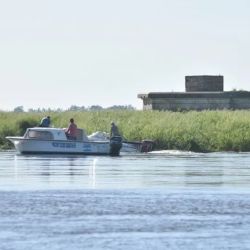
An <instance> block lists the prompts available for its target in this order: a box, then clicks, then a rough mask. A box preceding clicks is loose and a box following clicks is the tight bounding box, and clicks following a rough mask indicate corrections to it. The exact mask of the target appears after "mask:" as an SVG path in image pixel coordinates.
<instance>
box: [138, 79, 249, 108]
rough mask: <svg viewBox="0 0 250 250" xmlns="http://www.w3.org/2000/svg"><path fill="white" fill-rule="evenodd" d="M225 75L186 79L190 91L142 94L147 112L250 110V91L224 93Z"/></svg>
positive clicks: (186, 85)
mask: <svg viewBox="0 0 250 250" xmlns="http://www.w3.org/2000/svg"><path fill="white" fill-rule="evenodd" d="M223 85H224V83H223V76H208V75H201V76H186V77H185V89H186V92H150V93H148V94H138V98H141V99H142V100H143V110H171V111H184V110H216V109H219V110H221V109H250V92H249V91H224V86H223Z"/></svg>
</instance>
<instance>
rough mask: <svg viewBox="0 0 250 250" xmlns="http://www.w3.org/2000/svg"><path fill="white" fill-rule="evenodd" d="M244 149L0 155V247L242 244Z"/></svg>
mask: <svg viewBox="0 0 250 250" xmlns="http://www.w3.org/2000/svg"><path fill="white" fill-rule="evenodd" d="M249 187H250V153H211V154H197V153H192V152H180V151H163V152H152V153H149V154H136V155H129V154H127V155H126V154H124V155H122V156H120V157H107V156H70V155H68V156H61V155H60V156H58V155H28V156H26V155H17V154H16V153H15V152H13V151H10V152H0V202H1V203H0V204H1V205H0V249H1V250H10V249H15V250H26V249H29V250H44V249H53V250H68V249H70V250H78V249H88V250H89V249H93V250H97V249H98V250H99V249H111V250H119V249H121V250H127V249H136V250H138V249H143V250H144V249H164V250H165V249H178V250H179V249H183V250H193V249H202V250H204V249H205V250H211V249H238V250H239V249H240V250H241V249H242V250H243V249H249V246H250V239H249V236H248V235H249V233H250V195H249V194H250V188H249Z"/></svg>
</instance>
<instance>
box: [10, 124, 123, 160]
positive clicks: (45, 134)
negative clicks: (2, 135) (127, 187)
mask: <svg viewBox="0 0 250 250" xmlns="http://www.w3.org/2000/svg"><path fill="white" fill-rule="evenodd" d="M6 139H8V140H9V141H11V142H12V143H13V144H14V146H15V148H16V150H17V151H18V152H20V153H22V154H25V153H44V154H47V153H53V154H86V155H111V156H118V155H119V154H120V150H121V147H122V138H121V136H114V137H112V138H110V139H109V140H105V141H103V140H98V139H97V140H89V139H88V137H87V135H86V133H85V131H84V130H83V129H77V136H76V140H69V139H68V138H67V136H66V134H65V130H64V129H63V128H43V127H34V128H28V129H27V130H26V132H25V134H24V135H23V136H7V137H6Z"/></svg>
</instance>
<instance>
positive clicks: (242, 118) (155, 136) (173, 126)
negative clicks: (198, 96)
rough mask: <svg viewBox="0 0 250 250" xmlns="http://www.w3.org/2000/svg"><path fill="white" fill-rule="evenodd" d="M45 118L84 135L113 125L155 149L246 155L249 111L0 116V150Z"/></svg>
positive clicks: (68, 113)
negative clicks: (12, 137) (71, 123)
mask: <svg viewBox="0 0 250 250" xmlns="http://www.w3.org/2000/svg"><path fill="white" fill-rule="evenodd" d="M45 115H50V116H51V121H52V126H53V127H62V128H65V127H67V126H68V121H69V119H70V118H71V117H73V118H74V119H75V122H76V124H77V126H78V127H79V128H84V129H85V130H86V132H87V133H88V134H90V133H92V132H95V131H106V132H109V129H110V122H111V121H114V122H115V123H116V124H117V125H118V127H119V130H120V132H121V133H122V135H123V136H124V138H126V139H127V140H142V139H152V140H155V142H156V149H178V150H192V151H197V152H210V151H250V111H202V112H196V111H190V112H166V111H162V112H161V111H99V112H98V111H92V112H90V111H86V112H82V111H81V112H51V113H46V114H45V113H44V114H42V113H26V112H24V113H14V112H0V147H1V148H3V149H7V148H10V147H12V145H11V144H10V143H8V141H7V140H6V139H5V136H7V135H22V134H23V132H24V131H23V124H26V123H27V124H32V125H33V126H35V125H36V124H37V125H38V124H39V122H40V120H41V118H42V117H43V116H45Z"/></svg>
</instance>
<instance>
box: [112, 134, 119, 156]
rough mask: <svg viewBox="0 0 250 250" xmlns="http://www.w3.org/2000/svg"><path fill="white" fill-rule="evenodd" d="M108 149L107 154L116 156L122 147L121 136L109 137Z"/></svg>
mask: <svg viewBox="0 0 250 250" xmlns="http://www.w3.org/2000/svg"><path fill="white" fill-rule="evenodd" d="M109 145H110V149H109V154H110V155H111V156H118V155H119V154H120V150H121V148H122V137H121V136H112V137H111V138H110V144H109Z"/></svg>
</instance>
